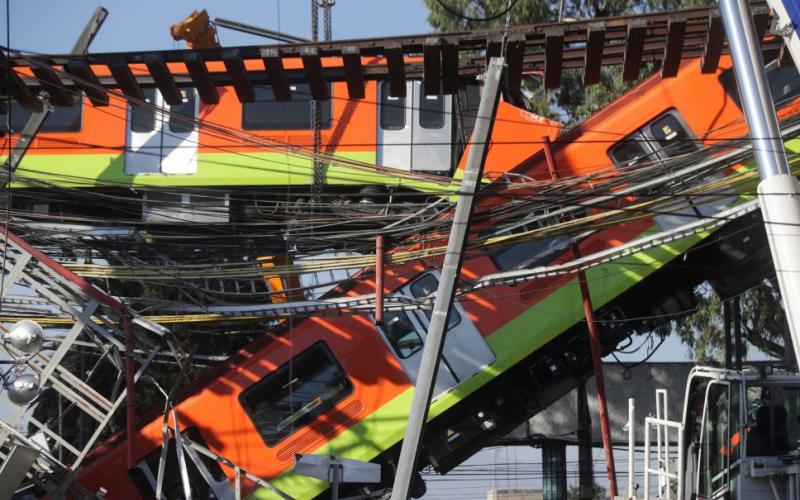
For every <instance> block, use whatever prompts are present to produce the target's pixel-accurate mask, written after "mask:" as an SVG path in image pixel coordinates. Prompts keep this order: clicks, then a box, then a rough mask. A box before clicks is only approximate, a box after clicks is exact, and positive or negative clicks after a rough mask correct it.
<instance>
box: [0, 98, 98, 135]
mask: <svg viewBox="0 0 800 500" xmlns="http://www.w3.org/2000/svg"><path fill="white" fill-rule="evenodd" d="M82 112H83V105H82V103H78V104H75V105H74V106H66V107H65V106H56V107H55V108H54V109H53V111H51V112H50V113H48V115H47V118H46V119H45V120H44V123H43V124H42V128H41V129H39V131H40V132H80V130H81V116H82ZM30 116H31V114H30V113H29V112H28V110H26V109H25V108H23V107H22V106H20V105H19V104H18V103H16V102H13V103H11V130H13V131H14V132H21V131H22V129H23V127H25V124H26V123H28V118H30ZM8 118H9V117H8V115H7V114H0V130H2V131H3V132H7V131H8Z"/></svg>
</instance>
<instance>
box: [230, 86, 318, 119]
mask: <svg viewBox="0 0 800 500" xmlns="http://www.w3.org/2000/svg"><path fill="white" fill-rule="evenodd" d="M328 88H329V92H330V86H329V87H328ZM311 100H312V99H311V89H310V88H309V86H308V84H306V83H298V84H297V85H292V100H291V101H277V100H275V95H274V94H273V93H272V89H271V88H269V87H256V100H255V101H254V102H248V103H245V104H243V105H242V129H244V130H310V129H311ZM331 102H332V101H331V99H329V100H327V101H319V103H318V106H319V111H320V128H322V129H327V128H330V126H331Z"/></svg>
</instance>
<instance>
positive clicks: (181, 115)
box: [169, 89, 196, 134]
mask: <svg viewBox="0 0 800 500" xmlns="http://www.w3.org/2000/svg"><path fill="white" fill-rule="evenodd" d="M181 93H182V94H183V102H182V103H180V104H176V105H170V107H169V131H170V132H175V133H177V134H185V133H188V132H191V131H192V130H194V123H193V122H194V108H195V99H196V97H195V93H194V90H191V89H190V90H181Z"/></svg>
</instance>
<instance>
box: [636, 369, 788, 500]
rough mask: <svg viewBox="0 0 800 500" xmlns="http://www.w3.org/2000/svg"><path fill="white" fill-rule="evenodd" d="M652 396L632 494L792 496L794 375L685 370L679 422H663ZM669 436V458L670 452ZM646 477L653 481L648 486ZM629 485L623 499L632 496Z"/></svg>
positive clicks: (661, 404)
mask: <svg viewBox="0 0 800 500" xmlns="http://www.w3.org/2000/svg"><path fill="white" fill-rule="evenodd" d="M656 399H657V402H658V403H657V412H658V414H657V415H656V417H648V418H646V419H645V481H644V489H643V491H641V492H640V494H639V495H638V496H639V497H643V498H646V499H647V498H664V499H667V498H669V499H683V500H692V499H698V500H699V499H723V498H724V499H727V500H736V499H747V500H750V499H762V498H763V499H787V500H794V499H798V498H800V481H799V480H798V479H799V478H800V375H786V374H776V373H771V370H769V369H767V370H761V371H755V370H745V371H735V370H725V369H720V368H707V367H697V368H695V369H693V370H692V372H691V373H690V374H689V379H688V382H687V390H686V395H685V398H684V405H683V418H682V420H681V422H673V421H669V420H667V418H666V417H667V411H666V410H667V409H666V392H665V391H663V390H662V391H657V395H656ZM653 431H655V436H654V434H653ZM631 432H633V431H631ZM676 442H677V444H678V449H677V458H676V457H675V453H674V451H675V450H674V448H673V449H672V450H670V444H671V443H672V444H673V445H674V443H676ZM653 443H655V448H656V453H657V459H656V461H655V462H654V463H653V462H651V454H652V448H653ZM631 457H632V455H631ZM651 466H652V467H651ZM653 476H655V477H656V478H657V483H658V484H657V487H656V486H655V485H654V486H653V487H652V488H651V486H650V483H651V478H652V477H653ZM632 486H633V482H632V481H630V482H629V490H628V491H629V493H628V497H627V498H637V496H636V495H634V494H632V493H631V490H632V489H633V488H632ZM650 490H653V491H650ZM656 490H657V492H656Z"/></svg>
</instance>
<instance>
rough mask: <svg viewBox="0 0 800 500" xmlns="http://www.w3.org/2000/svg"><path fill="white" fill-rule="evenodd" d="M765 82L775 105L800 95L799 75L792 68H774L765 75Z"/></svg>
mask: <svg viewBox="0 0 800 500" xmlns="http://www.w3.org/2000/svg"><path fill="white" fill-rule="evenodd" d="M767 81H768V82H769V90H770V92H771V93H772V99H773V101H775V102H776V103H777V102H780V101H783V100H785V99H789V98H791V97H794V96H796V95H798V94H800V74H798V73H797V69H796V68H795V67H794V66H791V67H788V68H775V69H774V70H772V71H770V72H769V73H767Z"/></svg>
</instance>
